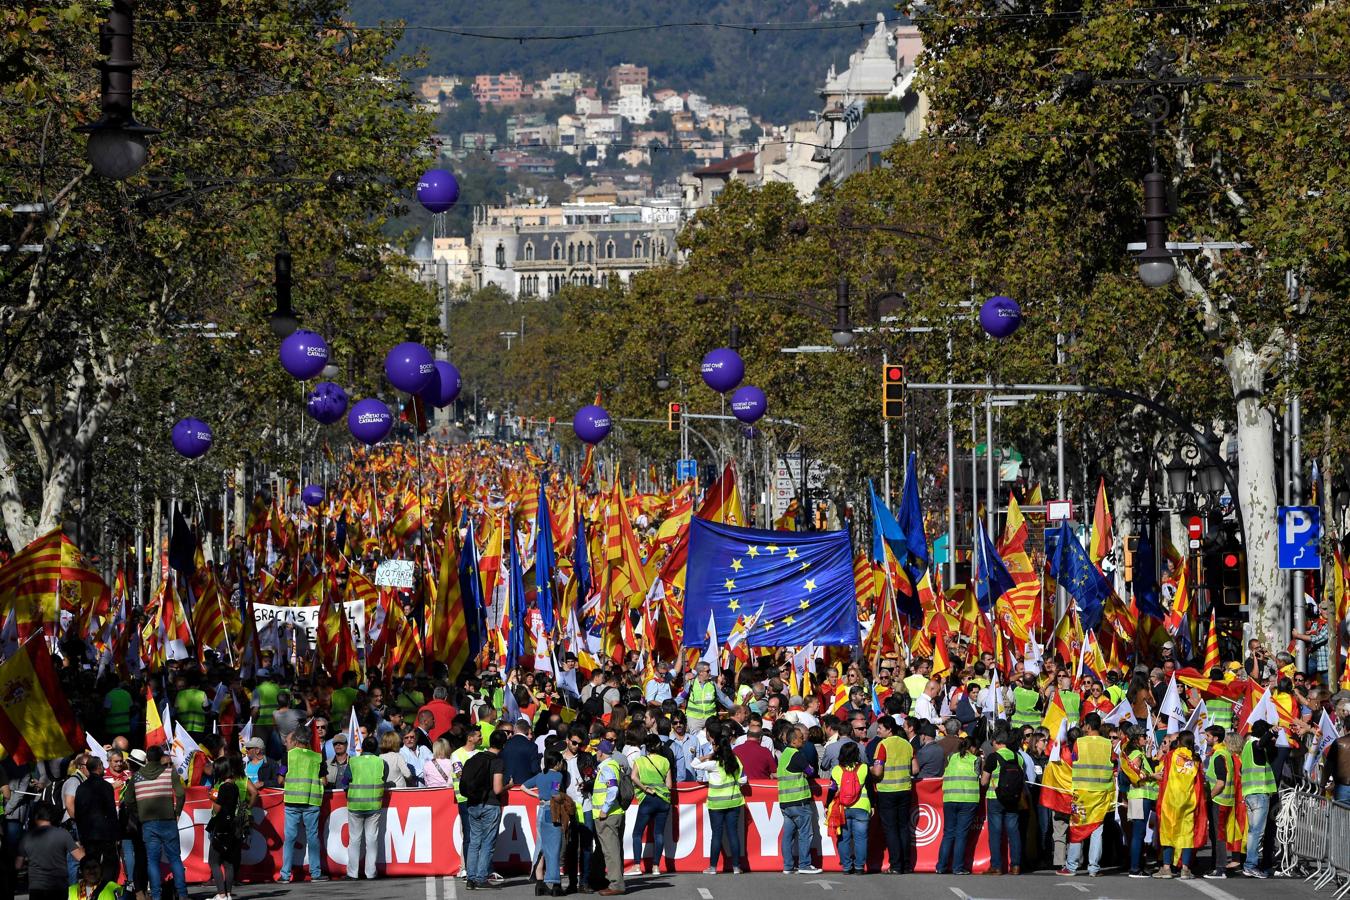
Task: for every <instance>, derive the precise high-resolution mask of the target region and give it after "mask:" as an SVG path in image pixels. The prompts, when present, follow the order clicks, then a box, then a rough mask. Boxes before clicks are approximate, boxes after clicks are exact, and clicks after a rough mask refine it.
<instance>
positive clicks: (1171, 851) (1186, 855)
mask: <svg viewBox="0 0 1350 900" xmlns="http://www.w3.org/2000/svg"><path fill="white" fill-rule="evenodd" d="M1176 852H1177V848H1176V847H1164V848H1163V865H1164V866H1170V865H1171V864H1172V859H1173V858H1174V857H1175V856H1176ZM1194 860H1195V848H1193V847H1186V848H1184V849H1183V850H1182V851H1181V864H1182V865H1183V866H1185V867H1186V868H1188V869H1189V868H1190V867H1191V863H1192V862H1193V861H1194Z"/></svg>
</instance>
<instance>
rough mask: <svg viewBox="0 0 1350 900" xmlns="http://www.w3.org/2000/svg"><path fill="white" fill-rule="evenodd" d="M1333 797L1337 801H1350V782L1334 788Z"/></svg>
mask: <svg viewBox="0 0 1350 900" xmlns="http://www.w3.org/2000/svg"><path fill="white" fill-rule="evenodd" d="M1331 799H1333V800H1335V801H1336V802H1337V803H1350V784H1338V785H1336V786H1335V787H1334V788H1332V793H1331Z"/></svg>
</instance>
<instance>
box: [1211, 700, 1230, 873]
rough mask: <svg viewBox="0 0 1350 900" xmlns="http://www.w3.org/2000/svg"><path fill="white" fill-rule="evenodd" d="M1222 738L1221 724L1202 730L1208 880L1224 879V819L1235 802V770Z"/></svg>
mask: <svg viewBox="0 0 1350 900" xmlns="http://www.w3.org/2000/svg"><path fill="white" fill-rule="evenodd" d="M1226 736H1227V732H1225V731H1224V730H1223V726H1221V725H1211V726H1209V727H1208V728H1206V729H1205V743H1206V744H1208V745H1209V759H1208V761H1207V762H1206V764H1205V784H1206V785H1207V786H1208V787H1209V829H1210V838H1211V840H1212V841H1213V850H1214V869H1213V870H1212V871H1210V872H1208V873H1206V875H1205V877H1206V878H1210V879H1221V878H1227V877H1228V820H1229V818H1231V817H1232V815H1233V804H1234V802H1236V800H1237V767H1236V765H1235V764H1234V761H1233V752H1232V751H1231V750H1229V749H1228V748H1227V747H1226V746H1224V738H1225V737H1226Z"/></svg>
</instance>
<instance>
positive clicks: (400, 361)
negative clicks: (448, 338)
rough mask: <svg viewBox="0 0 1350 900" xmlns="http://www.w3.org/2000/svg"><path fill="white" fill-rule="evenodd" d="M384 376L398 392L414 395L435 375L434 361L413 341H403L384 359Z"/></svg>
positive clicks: (425, 350)
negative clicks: (386, 376) (387, 377)
mask: <svg viewBox="0 0 1350 900" xmlns="http://www.w3.org/2000/svg"><path fill="white" fill-rule="evenodd" d="M384 374H385V375H388V376H389V383H390V384H392V385H393V386H394V387H396V388H398V389H399V390H400V391H404V392H406V393H409V394H416V393H419V392H421V391H422V389H423V388H425V387H426V386H427V385H428V384H430V383H431V376H432V375H434V374H436V361H435V360H434V359H432V358H431V351H430V350H428V349H427V348H426V347H423V346H422V345H421V344H419V343H417V342H415V341H404V342H403V343H402V344H399V345H398V346H397V347H395V348H394V349H393V350H390V351H389V355H388V356H386V357H385V358H384Z"/></svg>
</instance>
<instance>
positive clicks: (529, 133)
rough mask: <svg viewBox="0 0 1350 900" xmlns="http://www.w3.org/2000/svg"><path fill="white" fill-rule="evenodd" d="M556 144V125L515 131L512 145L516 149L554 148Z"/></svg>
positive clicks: (557, 134) (557, 135) (557, 139)
mask: <svg viewBox="0 0 1350 900" xmlns="http://www.w3.org/2000/svg"><path fill="white" fill-rule="evenodd" d="M558 142H559V132H558V126H557V125H538V126H534V127H530V128H519V129H517V130H516V139H515V141H513V142H512V143H514V144H515V145H516V146H517V147H549V148H556V147H557V146H558Z"/></svg>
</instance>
